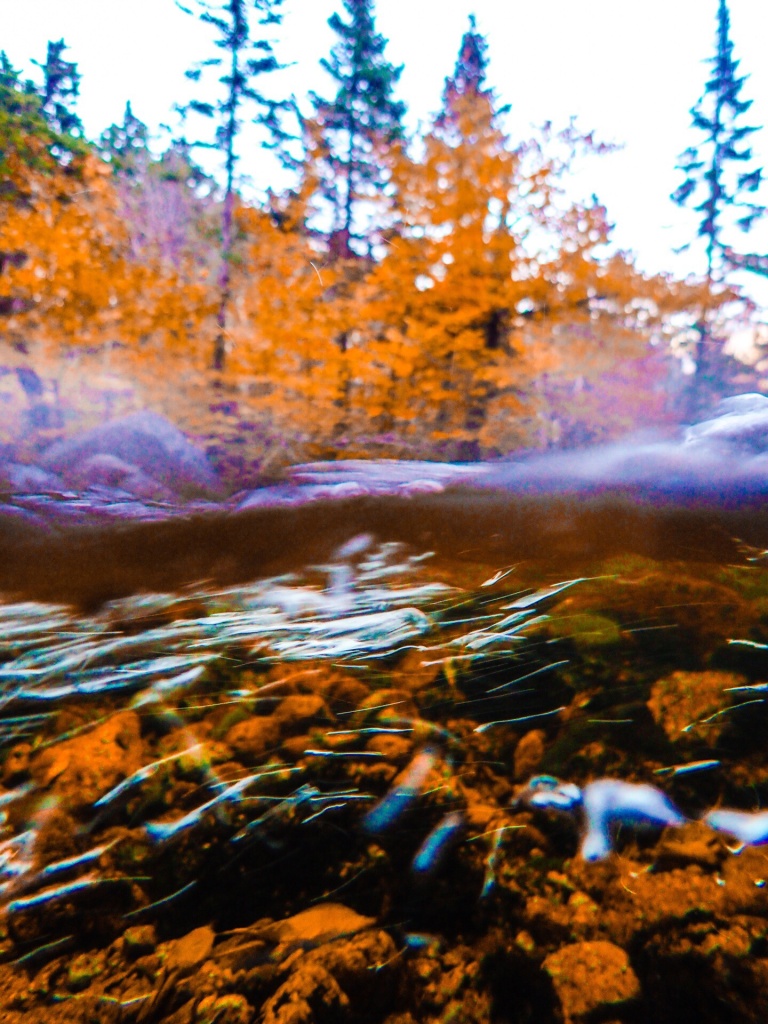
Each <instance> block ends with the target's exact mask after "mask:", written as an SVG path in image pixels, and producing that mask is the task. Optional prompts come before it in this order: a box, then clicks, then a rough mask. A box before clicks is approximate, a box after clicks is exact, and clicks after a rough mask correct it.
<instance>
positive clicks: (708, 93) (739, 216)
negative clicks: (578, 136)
mask: <svg viewBox="0 0 768 1024" xmlns="http://www.w3.org/2000/svg"><path fill="white" fill-rule="evenodd" d="M708 63H710V64H711V65H712V69H713V70H712V75H711V77H710V78H709V80H708V81H707V83H706V85H705V88H704V94H703V95H702V97H701V98H700V99H699V101H698V102H697V103H696V105H695V106H694V107H693V108H692V109H691V117H692V119H693V127H694V128H695V129H696V130H697V131H699V132H701V133H702V134H703V136H704V137H703V140H702V141H701V142H700V143H699V145H697V146H691V147H689V148H688V149H686V150H685V152H684V153H683V154H682V156H681V157H680V162H679V164H678V169H679V170H681V171H682V172H683V174H684V179H683V181H682V183H681V184H680V186H679V187H678V188H677V189H676V190H675V191H674V192H673V193H672V197H671V198H672V200H673V201H674V202H675V203H677V204H678V205H679V206H686V205H688V204H689V202H692V201H695V200H696V199H698V200H699V201H698V203H697V205H695V206H694V210H695V211H696V213H698V214H699V215H700V220H699V227H698V237H699V238H701V239H703V240H704V243H705V246H706V259H707V282H708V284H709V285H710V286H711V285H712V284H723V283H724V282H725V279H726V276H727V273H728V271H729V270H730V269H731V268H732V267H733V266H734V261H733V260H732V259H731V258H730V254H731V250H730V249H729V247H728V245H727V244H726V238H725V236H726V235H727V234H728V229H729V228H732V227H736V228H738V229H740V230H741V231H743V232H747V231H749V230H750V228H751V227H752V225H753V224H754V222H755V221H756V220H758V219H759V218H760V217H762V216H763V215H764V214H765V212H766V211H765V207H763V206H761V205H759V204H758V203H756V202H755V201H754V200H753V198H751V197H753V196H754V195H755V193H756V192H757V191H758V190H759V188H760V184H761V182H762V176H763V171H762V168H760V167H758V166H755V165H754V164H751V162H752V160H753V154H752V149H751V147H750V146H749V145H748V144H747V140H748V138H749V136H750V135H752V134H753V133H754V132H756V131H757V126H755V125H745V124H742V120H743V117H744V115H745V114H746V113H747V111H748V110H749V108H750V107H751V106H752V101H751V100H744V99H742V98H741V90H742V86H743V85H744V82H745V81H746V76H744V75H741V76H740V75H738V74H737V71H738V66H739V61H737V60H734V58H733V43H732V42H731V38H730V15H729V11H728V4H727V0H719V3H718V9H717V43H716V52H715V56H714V57H711V58H710V59H709V61H708ZM750 164H751V166H750ZM728 214H730V217H727V215H728ZM710 321H711V317H710V315H709V310H708V309H707V308H706V307H702V310H701V313H700V316H699V319H698V322H697V324H696V328H695V329H696V333H697V335H698V338H697V341H696V345H695V353H694V358H695V362H696V373H695V374H694V375H693V376H692V377H691V379H690V383H689V388H688V395H687V397H686V402H687V405H688V409H687V410H686V411H687V413H688V415H691V416H695V415H698V414H699V413H701V412H702V411H703V410H704V409H705V408H706V407H707V406H708V405H709V404H710V403H711V401H712V400H713V398H714V397H716V396H717V395H718V394H721V393H722V389H723V388H724V387H726V386H727V378H728V377H729V375H730V374H731V372H732V370H733V360H732V359H731V358H729V357H728V356H726V355H725V353H724V352H723V344H722V341H721V340H720V339H718V338H716V337H715V336H714V334H713V328H712V324H711V322H710Z"/></svg>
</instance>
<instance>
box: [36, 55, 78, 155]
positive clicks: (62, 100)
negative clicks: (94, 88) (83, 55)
mask: <svg viewBox="0 0 768 1024" xmlns="http://www.w3.org/2000/svg"><path fill="white" fill-rule="evenodd" d="M67 49H68V46H67V44H66V43H65V42H64V40H63V39H59V41H58V42H56V43H54V42H50V41H49V43H48V51H47V53H46V57H45V63H44V64H40V63H39V62H38V61H36V60H33V61H32V63H33V64H34V65H35V66H36V67H38V68H40V70H41V71H42V72H43V83H42V86H41V87H40V89H39V93H40V98H41V100H42V110H43V113H44V114H45V117H46V120H47V121H48V124H49V125H50V126H51V128H52V129H53V131H55V132H57V133H58V134H60V135H74V136H80V135H82V133H83V124H82V122H81V120H80V118H79V117H78V116H77V114H76V113H75V103H76V101H77V97H78V95H79V93H80V75H79V73H78V70H77V64H75V63H74V61H68V60H64V58H63V56H62V54H63V53H64V51H65V50H67Z"/></svg>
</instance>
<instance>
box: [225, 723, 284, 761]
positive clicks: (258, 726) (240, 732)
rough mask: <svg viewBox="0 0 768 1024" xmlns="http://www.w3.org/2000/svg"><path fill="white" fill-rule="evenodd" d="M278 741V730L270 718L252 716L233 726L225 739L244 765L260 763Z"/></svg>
mask: <svg viewBox="0 0 768 1024" xmlns="http://www.w3.org/2000/svg"><path fill="white" fill-rule="evenodd" d="M279 740H280V728H279V726H278V724H277V722H275V721H274V720H273V719H272V718H264V717H262V716H258V715H256V716H253V717H252V718H247V719H246V720H245V721H243V722H238V723H237V725H233V726H232V728H231V729H230V730H229V732H228V733H227V735H226V737H225V741H226V743H227V744H228V745H229V746H230V747H231V749H232V751H233V753H234V754H236V755H237V756H238V757H241V758H242V759H243V760H244V761H245V763H246V764H255V763H258V762H259V761H261V760H262V759H263V758H264V757H265V756H266V755H267V754H268V753H270V752H271V751H272V750H274V749H275V747H276V746H277V745H278V743H279Z"/></svg>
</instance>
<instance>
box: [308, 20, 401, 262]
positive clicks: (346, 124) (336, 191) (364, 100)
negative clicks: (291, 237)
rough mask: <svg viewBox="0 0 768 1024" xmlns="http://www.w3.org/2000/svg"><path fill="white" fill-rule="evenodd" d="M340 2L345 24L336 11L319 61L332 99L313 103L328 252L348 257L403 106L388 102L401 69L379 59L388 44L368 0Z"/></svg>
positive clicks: (382, 180) (375, 193) (397, 135)
mask: <svg viewBox="0 0 768 1024" xmlns="http://www.w3.org/2000/svg"><path fill="white" fill-rule="evenodd" d="M343 2H344V8H345V10H346V13H347V14H348V15H349V20H348V21H344V20H343V19H342V17H341V15H339V14H338V13H335V14H333V15H332V17H331V18H330V19H329V21H328V24H329V25H330V26H331V28H332V29H333V31H334V32H335V33H336V34H337V36H338V37H339V39H338V42H337V43H336V44H335V45H334V47H333V48H332V50H331V55H330V59H323V60H322V61H321V62H320V63H321V65H322V67H323V68H324V69H325V71H327V73H328V74H329V75H330V77H331V78H332V79H333V81H334V82H335V83H336V86H337V91H336V95H335V97H334V98H333V99H330V100H326V99H322V98H321V97H320V96H318V95H317V94H316V93H313V94H312V97H311V98H312V103H313V106H314V108H315V112H316V117H317V120H318V122H319V127H320V132H321V135H322V138H323V142H324V150H325V153H324V160H323V164H324V167H323V168H322V170H321V179H322V184H321V188H320V191H321V194H322V195H323V197H324V198H325V199H326V200H327V201H328V202H329V203H330V204H331V208H332V211H333V229H332V235H331V238H332V246H331V248H332V251H333V253H334V255H338V256H341V257H342V258H350V257H353V256H354V255H355V253H356V252H359V250H360V245H361V244H363V243H365V242H366V239H365V237H364V235H363V234H362V233H361V229H362V225H361V224H359V223H358V217H357V216H356V215H357V211H358V207H360V206H361V205H363V204H365V203H371V202H372V201H375V200H376V198H377V197H380V195H381V193H382V190H383V188H384V186H385V185H386V182H387V177H388V174H387V170H386V160H385V159H384V158H383V157H384V152H383V151H385V150H386V149H387V148H388V147H389V146H391V145H392V143H393V142H394V141H395V140H398V139H401V138H402V135H403V127H402V120H403V117H404V115H405V104H404V103H402V102H401V101H399V100H395V99H394V98H393V93H394V90H395V86H396V85H397V83H398V80H399V78H400V75H401V73H402V70H403V69H402V66H401V67H394V66H393V65H392V64H391V63H389V61H387V60H386V58H385V56H384V50H385V48H386V45H387V40H386V39H385V38H384V36H382V35H380V34H379V33H378V32H377V31H376V26H375V19H374V2H373V0H343ZM355 242H356V243H358V245H357V248H356V246H355V245H354V244H353V243H355ZM366 248H368V249H370V245H368V246H366ZM363 251H365V250H363Z"/></svg>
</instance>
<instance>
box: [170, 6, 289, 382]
mask: <svg viewBox="0 0 768 1024" xmlns="http://www.w3.org/2000/svg"><path fill="white" fill-rule="evenodd" d="M194 3H195V5H196V8H197V12H198V16H199V18H200V20H201V21H202V22H203V23H205V24H206V25H210V26H211V27H212V29H213V30H214V31H215V33H216V37H215V40H214V45H215V46H216V48H217V49H218V50H221V51H223V55H222V56H221V57H213V58H210V59H208V60H204V61H201V62H200V63H198V64H196V65H195V66H194V67H193V68H191V69H190V70H189V71H187V73H186V74H187V77H188V78H189V79H190V80H191V81H193V82H199V81H200V80H201V77H202V75H203V73H204V72H205V71H206V69H208V68H215V69H216V74H217V75H218V83H219V85H220V86H222V89H221V95H220V97H219V99H217V100H216V101H215V102H210V101H209V100H199V99H193V100H192V101H190V102H189V103H188V104H186V106H184V107H180V108H179V109H180V111H181V112H182V113H183V114H185V115H186V114H188V113H190V112H193V113H196V114H199V115H201V116H202V117H205V118H209V119H210V120H211V121H212V122H213V124H214V125H215V128H214V134H213V140H212V141H207V142H204V141H200V140H196V141H187V140H184V142H185V144H186V145H189V146H190V147H195V146H204V147H206V148H208V149H215V150H218V152H219V153H220V154H221V156H222V159H223V163H224V174H225V184H224V199H223V205H222V216H221V270H220V274H219V296H220V298H219V308H218V312H217V315H216V324H217V333H216V338H215V341H214V348H213V360H212V368H213V369H214V370H217V371H221V370H223V369H224V363H225V359H226V332H227V315H228V312H229V306H230V302H231V298H232V259H233V252H234V241H235V235H234V209H235V176H236V168H237V163H238V160H239V153H238V150H237V143H238V139H239V136H240V131H241V129H242V127H243V121H244V111H245V110H246V109H247V108H248V107H250V109H251V117H250V120H251V121H252V122H253V123H254V124H256V125H259V126H261V127H262V128H263V129H264V130H265V131H266V134H267V142H265V145H272V146H275V145H276V144H277V143H279V142H281V141H283V140H284V139H285V133H284V132H283V130H282V128H281V126H280V118H279V114H280V110H281V109H284V108H285V104H283V103H279V102H276V101H275V100H272V99H270V98H269V97H268V96H267V95H266V94H265V93H264V92H263V91H262V90H261V89H260V88H258V87H257V82H258V80H259V79H261V78H262V77H263V76H264V75H268V74H270V73H271V72H273V71H277V70H279V69H280V68H281V67H282V66H283V65H281V64H280V63H279V62H278V60H277V57H276V56H275V53H274V48H273V44H272V41H271V39H270V38H269V36H268V35H267V34H266V32H267V31H268V30H269V29H270V28H272V27H273V26H277V25H279V24H280V23H281V21H282V17H283V15H282V12H281V10H280V8H281V7H282V4H283V0H194ZM178 6H179V7H180V8H181V9H182V10H183V11H185V12H186V13H187V14H194V11H192V10H191V9H190V8H188V7H184V6H182V5H181V4H180V3H179V4H178ZM251 11H252V12H253V13H254V15H255V19H254V20H255V23H256V25H258V26H259V27H260V28H261V29H262V32H261V33H260V34H255V31H254V28H252V26H251V17H250V12H251Z"/></svg>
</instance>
